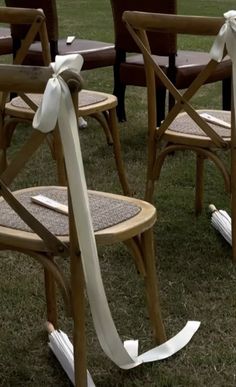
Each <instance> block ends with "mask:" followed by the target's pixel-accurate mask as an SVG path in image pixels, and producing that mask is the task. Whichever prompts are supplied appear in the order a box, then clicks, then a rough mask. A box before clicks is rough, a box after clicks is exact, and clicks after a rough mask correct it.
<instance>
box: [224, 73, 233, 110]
mask: <svg viewBox="0 0 236 387" xmlns="http://www.w3.org/2000/svg"><path fill="white" fill-rule="evenodd" d="M231 82H232V79H231V77H230V78H226V79H223V81H222V107H223V110H231Z"/></svg>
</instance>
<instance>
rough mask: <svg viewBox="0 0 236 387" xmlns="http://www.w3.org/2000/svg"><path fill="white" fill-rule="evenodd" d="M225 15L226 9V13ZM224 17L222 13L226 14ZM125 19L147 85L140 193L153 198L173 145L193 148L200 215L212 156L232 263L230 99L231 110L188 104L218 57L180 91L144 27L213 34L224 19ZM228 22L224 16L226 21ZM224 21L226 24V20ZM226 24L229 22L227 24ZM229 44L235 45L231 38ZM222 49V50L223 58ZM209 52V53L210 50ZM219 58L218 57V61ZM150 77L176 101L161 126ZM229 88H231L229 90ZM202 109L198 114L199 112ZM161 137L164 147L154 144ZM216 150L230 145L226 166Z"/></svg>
mask: <svg viewBox="0 0 236 387" xmlns="http://www.w3.org/2000/svg"><path fill="white" fill-rule="evenodd" d="M225 15H226V14H225ZM226 17H227V16H226ZM124 21H125V22H126V25H127V28H128V30H129V32H130V33H131V35H132V36H133V38H134V40H135V41H136V43H137V45H138V46H139V48H140V50H141V51H142V54H143V57H144V62H145V68H146V76H147V88H148V138H149V139H148V168H147V182H146V195H145V198H146V199H147V200H149V201H152V200H153V192H154V184H155V181H156V180H158V178H159V176H160V173H161V168H162V166H163V163H164V160H165V158H166V156H167V155H169V154H171V153H173V152H175V151H177V150H190V151H193V152H195V153H196V160H197V164H196V198H195V211H196V214H199V213H200V212H201V210H202V203H203V167H204V161H205V160H207V159H209V160H211V161H212V162H213V163H214V164H215V165H216V166H217V168H218V169H219V171H220V172H221V173H222V175H223V178H224V181H225V186H226V190H227V191H228V192H229V193H230V194H231V208H232V241H233V242H232V244H233V260H234V262H236V225H235V222H236V203H235V200H236V192H235V182H234V181H235V117H234V116H235V114H234V104H233V103H232V114H231V112H230V111H220V110H209V109H202V110H197V109H196V108H194V106H193V105H191V98H192V97H193V96H194V95H195V94H196V92H197V91H198V90H199V89H200V87H201V86H202V85H203V84H204V82H205V81H206V80H207V79H208V77H209V76H210V75H211V74H212V72H214V71H217V68H218V66H219V63H218V59H217V58H216V57H214V59H211V60H209V63H208V64H207V65H206V66H205V68H204V69H203V70H202V72H201V73H200V74H199V75H198V77H197V78H196V79H195V80H194V81H193V82H192V84H191V85H190V87H189V88H188V89H187V90H186V91H185V92H184V93H183V94H182V95H181V94H180V92H179V91H178V90H177V88H176V87H175V85H174V84H173V83H172V82H171V81H170V80H169V79H168V78H167V77H166V74H165V73H164V72H163V71H162V69H161V68H160V66H158V64H157V63H156V62H155V61H154V58H153V56H152V54H151V51H150V47H149V43H148V37H147V31H162V32H165V31H168V33H169V32H173V33H176V34H177V33H181V34H189V35H199V36H216V35H217V34H218V32H219V30H220V29H221V27H222V25H223V24H224V22H225V19H224V18H223V17H222V18H214V17H196V16H180V15H179V16H177V15H175V16H173V15H164V14H162V15H161V14H151V13H141V12H140V13H139V12H128V11H127V12H125V14H124ZM227 23H228V21H227ZM227 25H229V24H227ZM228 28H229V27H228ZM231 44H232V45H233V47H235V46H236V43H235V41H232V42H231ZM226 54H227V52H226V50H225V51H224V55H223V57H224V56H225V55H226ZM211 55H212V54H211ZM220 60H221V58H219V61H220ZM155 76H157V77H159V78H160V79H161V80H162V82H163V83H164V84H165V86H166V88H167V89H168V90H169V92H170V93H171V94H172V96H173V97H174V99H175V105H174V106H173V108H172V109H171V110H170V112H169V113H168V114H167V116H166V118H165V119H164V120H163V122H162V123H161V125H160V126H159V127H157V125H156V106H155V103H154V102H153V101H154V95H155V81H154V79H155ZM229 93H230V91H229ZM202 114H203V115H202ZM162 141H164V142H167V145H166V146H163V147H162V148H159V147H158V145H160V143H161V142H162ZM217 150H222V151H223V150H226V151H227V150H230V152H231V170H230V171H229V170H228V168H227V165H225V164H224V163H223V161H222V160H221V159H220V153H219V152H216V151H217Z"/></svg>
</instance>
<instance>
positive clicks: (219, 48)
mask: <svg viewBox="0 0 236 387" xmlns="http://www.w3.org/2000/svg"><path fill="white" fill-rule="evenodd" d="M224 18H225V23H224V24H223V25H222V27H221V29H220V31H219V33H218V35H217V37H216V39H215V41H214V43H213V45H212V47H211V51H210V56H211V58H212V59H214V60H216V61H217V62H220V61H221V60H222V58H223V56H224V49H225V47H226V49H227V53H228V55H229V56H230V58H231V60H232V83H233V99H234V109H236V105H235V104H236V44H235V43H236V11H234V10H231V11H228V12H226V13H224ZM229 92H230V90H229Z"/></svg>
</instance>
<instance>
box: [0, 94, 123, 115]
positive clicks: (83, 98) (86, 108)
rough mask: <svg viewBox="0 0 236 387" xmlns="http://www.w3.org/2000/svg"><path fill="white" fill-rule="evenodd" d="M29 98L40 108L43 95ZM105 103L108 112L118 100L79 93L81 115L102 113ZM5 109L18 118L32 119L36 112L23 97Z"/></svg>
mask: <svg viewBox="0 0 236 387" xmlns="http://www.w3.org/2000/svg"><path fill="white" fill-rule="evenodd" d="M27 96H28V97H29V98H30V99H31V100H32V101H33V102H34V103H35V104H36V105H37V106H39V104H40V102H41V98H42V95H41V94H27ZM104 103H105V104H106V110H108V109H111V108H114V107H115V106H116V105H117V99H116V97H115V96H113V95H111V94H106V93H101V92H98V91H90V90H82V91H81V92H80V93H79V115H80V116H87V115H89V114H93V113H94V112H97V111H100V110H101V109H102V108H103V106H104ZM5 109H6V110H5V111H6V114H7V115H10V116H11V115H14V116H15V117H18V118H25V119H32V117H33V115H34V111H33V110H32V109H31V108H30V107H29V105H27V103H26V102H24V101H23V100H22V98H21V97H16V98H13V99H12V100H11V101H10V102H8V103H7V104H6V108H5Z"/></svg>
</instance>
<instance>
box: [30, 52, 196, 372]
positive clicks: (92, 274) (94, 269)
mask: <svg viewBox="0 0 236 387" xmlns="http://www.w3.org/2000/svg"><path fill="white" fill-rule="evenodd" d="M82 63H83V60H82V57H81V56H80V55H68V56H61V57H60V56H57V57H56V62H55V63H52V64H51V66H52V68H53V69H54V75H53V77H52V78H51V79H50V80H49V81H48V84H47V87H46V89H45V93H44V95H43V100H42V103H41V106H40V107H39V109H38V111H37V112H36V114H35V117H34V120H33V126H34V128H37V129H39V130H41V131H42V132H48V131H51V130H53V129H54V127H55V125H56V121H57V120H58V124H59V129H60V135H61V139H62V143H63V148H64V154H65V163H66V168H67V173H68V182H69V186H70V192H71V200H72V206H73V211H74V216H75V223H76V230H77V233H78V239H79V245H80V249H81V253H82V264H83V270H84V276H85V282H86V288H87V294H88V299H89V303H90V308H91V312H92V317H93V321H94V326H95V330H96V333H97V336H98V339H99V342H100V345H101V347H102V348H103V350H104V352H105V353H106V355H107V356H108V357H109V358H110V359H111V360H112V361H113V362H114V363H115V364H116V365H117V366H119V367H120V368H123V369H129V368H133V367H136V366H138V365H139V364H141V363H145V362H149V361H155V360H160V359H165V358H167V357H169V356H171V355H173V354H174V353H176V352H177V351H179V350H180V349H181V348H183V347H184V346H185V345H186V344H187V343H188V342H189V340H190V339H191V338H192V336H193V335H194V333H195V332H196V331H197V329H198V328H199V325H200V322H198V321H189V322H188V323H187V324H186V326H185V327H184V328H183V330H182V331H181V332H179V333H178V334H177V335H176V336H175V337H173V338H172V339H170V340H168V341H167V342H166V343H164V344H162V345H160V346H159V347H156V348H154V349H152V350H151V351H148V352H146V353H144V354H142V355H140V356H138V341H133V340H132V341H128V342H125V344H123V343H122V341H121V339H120V337H119V335H118V332H117V330H116V327H115V324H114V322H113V319H112V316H111V312H110V309H109V306H108V302H107V298H106V294H105V290H104V286H103V282H102V277H101V272H100V266H99V260H98V254H97V248H96V242H95V237H94V232H93V226H92V219H91V215H90V210H89V201H88V195H87V186H86V180H85V175H84V168H83V161H82V155H81V148H80V141H79V135H78V126H77V117H76V114H75V111H74V107H73V103H72V99H71V95H70V92H69V89H68V86H67V84H66V83H65V81H64V80H63V79H62V77H61V76H60V73H61V72H62V71H63V70H65V68H68V69H70V70H71V69H72V70H74V69H76V71H79V70H80V69H81V67H82Z"/></svg>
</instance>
